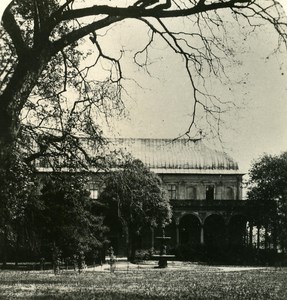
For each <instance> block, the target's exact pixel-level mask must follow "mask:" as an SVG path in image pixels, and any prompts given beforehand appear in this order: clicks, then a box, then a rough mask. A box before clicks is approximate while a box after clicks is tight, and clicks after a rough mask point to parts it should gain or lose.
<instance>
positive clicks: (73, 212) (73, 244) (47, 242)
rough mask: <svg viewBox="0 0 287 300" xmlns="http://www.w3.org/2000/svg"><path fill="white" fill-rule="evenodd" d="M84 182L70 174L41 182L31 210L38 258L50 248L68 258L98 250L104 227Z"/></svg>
mask: <svg viewBox="0 0 287 300" xmlns="http://www.w3.org/2000/svg"><path fill="white" fill-rule="evenodd" d="M85 182H86V180H85V178H84V177H83V176H81V175H71V174H69V175H60V174H54V175H49V176H47V177H45V178H43V179H42V189H41V195H40V201H39V202H38V204H37V207H34V215H35V217H34V219H35V224H34V226H35V231H36V233H37V235H38V238H39V240H40V243H41V250H42V255H43V253H47V252H48V251H49V250H50V251H51V249H52V247H54V246H55V247H57V248H58V249H60V250H61V251H62V252H63V255H65V256H70V257H71V256H72V255H73V254H75V253H78V252H80V251H84V252H88V251H92V250H95V249H100V248H102V246H103V242H104V241H105V238H104V233H105V231H106V228H105V226H103V217H102V216H100V215H99V213H98V211H97V209H96V202H95V200H93V199H91V198H90V197H89V191H87V189H86V187H85ZM48 253H49V252H48Z"/></svg>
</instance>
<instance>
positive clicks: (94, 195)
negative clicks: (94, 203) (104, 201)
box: [89, 183, 99, 199]
mask: <svg viewBox="0 0 287 300" xmlns="http://www.w3.org/2000/svg"><path fill="white" fill-rule="evenodd" d="M89 190H90V198H91V199H98V198H99V189H98V186H97V185H96V184H95V183H90V184H89Z"/></svg>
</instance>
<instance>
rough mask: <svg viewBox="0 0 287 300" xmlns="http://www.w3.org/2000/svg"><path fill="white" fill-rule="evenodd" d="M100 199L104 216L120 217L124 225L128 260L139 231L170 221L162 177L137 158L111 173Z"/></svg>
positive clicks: (133, 253) (133, 249) (131, 255)
mask: <svg viewBox="0 0 287 300" xmlns="http://www.w3.org/2000/svg"><path fill="white" fill-rule="evenodd" d="M99 200H100V201H101V202H102V203H103V204H105V206H106V215H107V218H114V219H113V220H114V221H115V220H116V219H119V220H120V222H121V224H122V226H123V228H125V230H126V233H127V234H128V243H129V257H130V259H131V260H133V259H134V256H135V251H136V243H135V241H136V239H137V237H138V236H139V235H140V234H141V230H142V229H143V228H145V227H157V226H164V225H166V224H168V223H169V222H170V220H171V207H170V204H169V199H168V197H167V194H166V193H165V190H164V188H163V186H162V182H161V179H160V178H159V177H158V176H157V175H156V174H154V173H153V172H151V171H150V170H149V169H148V168H147V167H145V166H144V164H143V163H142V162H141V161H140V160H128V161H127V162H125V163H124V164H123V166H122V167H121V168H120V169H119V170H117V171H114V172H112V173H110V174H109V175H108V176H107V177H106V180H105V188H104V190H103V191H102V193H101V195H100V198H99Z"/></svg>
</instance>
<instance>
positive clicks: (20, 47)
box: [2, 9, 28, 58]
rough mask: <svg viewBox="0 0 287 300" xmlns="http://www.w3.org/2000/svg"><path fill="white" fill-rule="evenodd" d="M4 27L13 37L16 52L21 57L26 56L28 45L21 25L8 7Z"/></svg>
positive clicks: (4, 15)
mask: <svg viewBox="0 0 287 300" xmlns="http://www.w3.org/2000/svg"><path fill="white" fill-rule="evenodd" d="M2 20H3V27H4V29H5V30H6V32H7V33H8V34H9V36H10V38H11V39H12V42H13V45H14V46H15V49H16V53H17V55H18V57H19V58H21V57H23V56H25V54H26V53H27V50H28V47H27V46H26V44H25V42H24V40H23V38H22V34H21V30H20V27H19V26H18V24H17V22H16V20H15V18H14V16H13V14H12V13H11V11H10V10H9V9H6V10H5V12H4V14H3V18H2Z"/></svg>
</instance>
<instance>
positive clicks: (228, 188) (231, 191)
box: [226, 186, 234, 200]
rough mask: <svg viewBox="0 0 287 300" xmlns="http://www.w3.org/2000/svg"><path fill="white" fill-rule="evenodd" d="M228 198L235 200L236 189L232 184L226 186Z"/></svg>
mask: <svg viewBox="0 0 287 300" xmlns="http://www.w3.org/2000/svg"><path fill="white" fill-rule="evenodd" d="M226 199H228V200H234V191H233V188H232V187H230V186H229V187H227V188H226Z"/></svg>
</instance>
